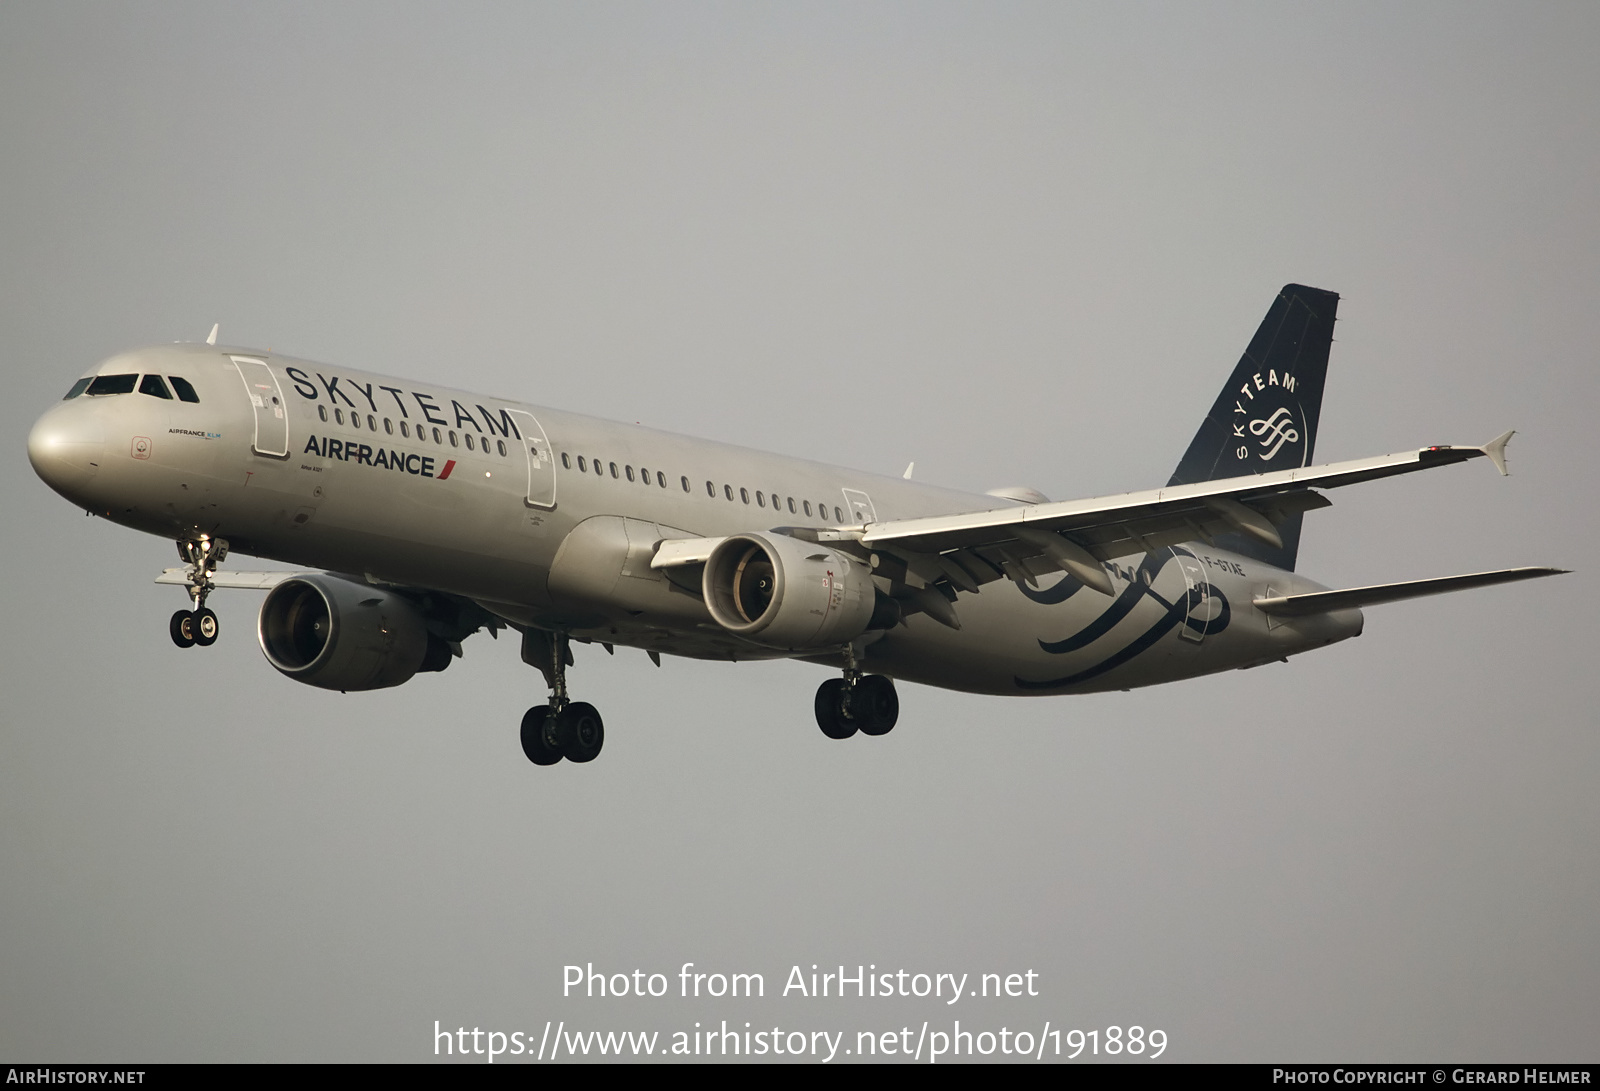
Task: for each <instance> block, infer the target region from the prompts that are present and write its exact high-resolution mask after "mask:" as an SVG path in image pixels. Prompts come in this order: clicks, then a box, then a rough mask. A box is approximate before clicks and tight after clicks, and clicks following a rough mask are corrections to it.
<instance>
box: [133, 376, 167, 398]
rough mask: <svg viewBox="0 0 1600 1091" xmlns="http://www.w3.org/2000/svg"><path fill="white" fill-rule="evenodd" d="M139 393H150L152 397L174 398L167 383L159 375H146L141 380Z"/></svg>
mask: <svg viewBox="0 0 1600 1091" xmlns="http://www.w3.org/2000/svg"><path fill="white" fill-rule="evenodd" d="M139 393H141V394H148V395H150V396H151V397H152V398H165V399H167V401H169V402H170V401H171V400H172V395H171V394H170V393H168V391H167V384H166V383H164V382H162V381H161V376H159V375H146V376H145V377H144V378H143V379H141V380H140V381H139Z"/></svg>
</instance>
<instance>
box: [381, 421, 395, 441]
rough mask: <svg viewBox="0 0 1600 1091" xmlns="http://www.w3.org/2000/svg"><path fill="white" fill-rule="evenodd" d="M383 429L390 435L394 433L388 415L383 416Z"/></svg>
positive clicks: (392, 422) (392, 423)
mask: <svg viewBox="0 0 1600 1091" xmlns="http://www.w3.org/2000/svg"><path fill="white" fill-rule="evenodd" d="M383 430H384V432H385V433H387V434H388V435H391V436H392V435H394V421H392V420H390V419H389V418H388V417H384V418H383Z"/></svg>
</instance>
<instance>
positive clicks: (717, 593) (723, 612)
mask: <svg viewBox="0 0 1600 1091" xmlns="http://www.w3.org/2000/svg"><path fill="white" fill-rule="evenodd" d="M702 581H703V582H702V584H701V587H702V590H703V592H704V594H705V600H706V606H707V608H708V609H709V610H710V611H711V616H712V617H713V618H714V619H715V620H716V622H717V624H719V625H721V626H722V627H723V628H724V629H727V630H728V631H729V632H731V633H736V634H738V635H739V636H742V637H744V638H745V639H747V640H750V641H753V642H755V643H757V644H762V645H765V646H767V647H769V648H781V649H784V650H785V651H802V650H805V649H808V648H817V649H820V648H828V647H834V646H837V645H839V644H843V643H846V642H847V641H850V640H854V639H855V638H856V637H858V636H860V635H861V634H862V633H864V632H866V631H867V630H868V629H871V628H886V627H888V626H889V625H893V624H894V623H895V621H897V620H898V618H899V614H898V611H897V610H896V609H895V604H894V602H893V600H892V599H889V598H887V597H886V596H879V594H878V589H877V587H876V586H874V584H873V582H872V576H871V571H870V569H868V568H867V566H866V565H864V564H862V563H861V562H860V561H857V560H852V559H851V558H849V557H847V556H845V555H843V554H841V553H837V552H835V551H834V550H831V549H828V548H827V547H826V546H821V545H816V544H813V543H811V542H802V541H800V540H798V539H796V538H790V537H788V536H786V535H782V534H734V535H731V536H730V537H728V538H725V539H723V541H721V542H720V543H718V545H717V546H716V548H715V549H713V550H712V551H711V556H710V557H709V558H707V560H706V568H705V575H704V576H703V577H702ZM880 597H882V598H883V609H878V607H879V602H878V600H879V598H880Z"/></svg>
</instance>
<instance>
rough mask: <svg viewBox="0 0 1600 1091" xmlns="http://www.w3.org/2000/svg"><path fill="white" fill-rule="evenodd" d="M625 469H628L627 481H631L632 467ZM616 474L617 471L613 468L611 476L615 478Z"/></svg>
mask: <svg viewBox="0 0 1600 1091" xmlns="http://www.w3.org/2000/svg"><path fill="white" fill-rule="evenodd" d="M627 469H628V480H629V481H632V480H633V467H632V466H629V467H628V468H627ZM616 473H617V471H616V470H615V468H613V469H612V471H611V474H612V476H613V477H615V476H616Z"/></svg>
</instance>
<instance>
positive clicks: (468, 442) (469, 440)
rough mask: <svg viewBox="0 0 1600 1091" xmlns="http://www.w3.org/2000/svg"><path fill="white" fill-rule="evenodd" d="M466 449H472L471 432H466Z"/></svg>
mask: <svg viewBox="0 0 1600 1091" xmlns="http://www.w3.org/2000/svg"><path fill="white" fill-rule="evenodd" d="M467 450H469V451H470V450H472V433H471V432H468V433H467Z"/></svg>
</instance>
